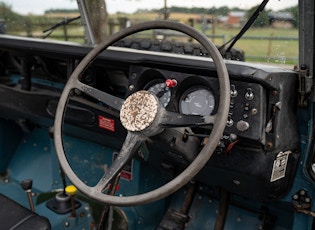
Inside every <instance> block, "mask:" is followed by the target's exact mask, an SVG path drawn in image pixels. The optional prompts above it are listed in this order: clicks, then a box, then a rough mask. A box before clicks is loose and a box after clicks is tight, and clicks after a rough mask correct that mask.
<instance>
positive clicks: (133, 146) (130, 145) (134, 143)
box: [94, 132, 145, 192]
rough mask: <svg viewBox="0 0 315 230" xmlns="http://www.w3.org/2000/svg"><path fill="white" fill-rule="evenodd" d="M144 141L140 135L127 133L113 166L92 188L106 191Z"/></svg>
mask: <svg viewBox="0 0 315 230" xmlns="http://www.w3.org/2000/svg"><path fill="white" fill-rule="evenodd" d="M144 140H145V137H144V136H142V135H141V134H138V133H131V132H128V134H127V137H126V139H125V142H124V144H123V146H122V148H121V150H120V152H119V154H118V155H117V157H116V159H115V160H114V162H113V164H112V165H111V166H110V167H109V169H108V170H106V172H105V174H104V175H103V176H102V178H101V179H100V180H99V182H98V183H97V185H96V186H95V187H94V189H95V190H96V191H97V192H104V191H105V190H106V188H107V187H108V185H110V184H111V183H112V181H114V180H115V177H116V176H117V175H118V173H119V172H120V171H121V170H122V169H123V167H124V165H126V164H127V163H128V161H129V160H131V158H132V157H133V156H134V154H135V153H136V152H137V150H138V148H139V147H140V145H141V144H142V143H143V141H144Z"/></svg>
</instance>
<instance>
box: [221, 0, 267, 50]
mask: <svg viewBox="0 0 315 230" xmlns="http://www.w3.org/2000/svg"><path fill="white" fill-rule="evenodd" d="M268 2H269V0H263V1H262V3H261V4H260V5H259V7H258V8H257V9H256V10H255V12H254V13H253V14H252V16H251V17H250V18H249V19H248V21H247V22H246V24H245V25H244V26H243V28H242V29H241V31H240V32H239V33H238V34H237V35H236V36H234V37H233V38H232V39H230V40H229V41H227V42H226V43H224V44H223V45H222V46H220V47H219V50H220V51H221V50H222V49H223V48H224V47H225V46H226V45H227V44H229V43H230V42H231V44H230V45H229V47H228V48H227V49H226V51H225V52H226V53H227V52H229V51H230V50H231V49H232V47H233V46H234V45H235V43H236V42H237V41H238V40H239V39H240V38H241V37H242V36H243V35H244V34H245V32H246V31H247V30H248V29H249V28H250V27H251V26H252V24H253V23H254V22H255V20H256V19H257V18H258V16H259V14H260V13H261V12H262V11H263V10H264V9H265V6H266V5H267V3H268Z"/></svg>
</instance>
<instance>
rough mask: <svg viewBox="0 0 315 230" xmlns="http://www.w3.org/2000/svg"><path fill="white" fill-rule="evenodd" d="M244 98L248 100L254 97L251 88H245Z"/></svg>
mask: <svg viewBox="0 0 315 230" xmlns="http://www.w3.org/2000/svg"><path fill="white" fill-rule="evenodd" d="M245 98H246V100H249V101H251V100H253V99H254V93H253V90H252V89H251V88H247V92H246V93H245Z"/></svg>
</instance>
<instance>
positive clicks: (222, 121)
mask: <svg viewBox="0 0 315 230" xmlns="http://www.w3.org/2000/svg"><path fill="white" fill-rule="evenodd" d="M151 29H171V30H175V31H179V32H182V33H184V34H187V35H189V36H191V37H192V38H194V39H195V40H197V41H198V42H199V43H200V44H201V45H203V46H204V48H205V49H206V50H207V52H208V53H209V54H210V56H211V57H212V59H213V62H214V64H215V66H216V70H217V74H218V80H219V85H220V99H219V106H218V111H217V115H216V119H215V122H214V124H213V129H212V132H211V134H210V136H209V139H208V142H207V144H206V145H205V146H204V147H203V149H202V150H201V151H200V153H199V154H198V156H197V157H196V158H195V159H194V161H193V162H192V163H191V164H190V165H189V166H188V167H187V168H186V169H185V170H184V171H183V172H181V173H180V174H179V175H178V176H177V177H175V178H174V179H172V180H171V181H170V182H168V183H166V184H165V185H163V186H161V187H159V188H157V189H154V190H152V191H149V192H146V193H142V194H138V195H133V196H111V195H107V194H104V193H102V192H100V191H96V190H95V189H93V187H89V186H87V185H86V184H85V183H84V182H83V181H81V180H80V179H79V178H78V177H77V175H76V174H75V173H74V172H73V170H72V168H71V166H70V164H69V162H68V161H67V158H66V154H65V151H64V148H63V140H62V124H63V120H64V113H65V106H66V104H67V101H68V100H69V94H70V92H71V90H72V89H73V87H72V85H73V84H74V81H75V80H76V79H77V78H78V77H79V76H80V74H81V73H82V72H83V71H84V70H85V69H86V67H87V66H88V65H89V64H90V63H91V62H92V61H93V60H94V59H95V58H96V57H97V55H99V54H100V53H101V52H102V51H104V50H105V49H107V48H108V47H109V46H110V45H111V44H113V43H115V42H117V41H118V40H120V39H122V38H124V37H127V36H129V35H132V34H134V33H137V32H141V31H145V30H151ZM229 104H230V82H229V75H228V72H227V69H226V66H225V63H224V60H223V58H222V56H221V54H220V52H219V51H218V50H217V48H216V47H215V45H214V44H213V43H212V42H211V41H210V40H209V39H208V38H207V37H206V36H205V35H204V34H202V33H200V32H199V31H197V30H195V29H194V28H192V27H190V26H187V25H184V24H181V23H177V22H173V21H150V22H145V23H141V24H137V25H135V26H132V27H129V28H126V29H123V30H121V31H120V32H118V33H116V34H114V35H112V36H111V37H109V38H108V39H106V40H105V41H103V42H102V43H100V44H99V45H98V46H96V47H95V48H94V49H92V50H91V51H90V52H89V53H88V54H87V55H86V56H85V57H84V59H82V61H81V62H80V63H79V65H78V66H77V68H76V69H75V70H74V72H73V73H72V75H71V76H70V78H69V80H68V82H67V84H66V86H65V87H64V90H63V92H62V94H61V97H60V100H59V103H58V106H57V110H56V115H55V124H54V142H55V148H56V152H57V156H58V160H59V162H60V165H61V167H62V169H63V170H64V172H65V174H66V175H67V176H68V178H69V180H70V181H71V182H72V183H73V184H74V185H75V186H76V187H77V188H78V189H79V190H80V191H81V192H82V193H84V194H85V195H87V196H89V197H90V198H92V199H95V200H98V201H100V202H103V203H107V204H112V205H116V206H132V205H141V204H146V203H150V202H153V201H156V200H159V199H162V198H164V197H166V196H168V195H170V194H172V193H174V192H175V191H177V190H178V189H179V188H181V187H183V186H184V185H185V184H187V183H188V182H189V181H190V180H191V179H192V178H193V177H194V176H195V175H196V174H197V173H198V172H199V171H200V170H201V169H202V168H203V167H204V165H205V164H206V163H207V161H208V160H209V159H210V157H211V156H212V154H213V152H214V150H215V148H216V146H217V144H218V142H219V141H220V138H221V136H222V133H223V131H224V128H225V126H226V121H227V117H228V112H229Z"/></svg>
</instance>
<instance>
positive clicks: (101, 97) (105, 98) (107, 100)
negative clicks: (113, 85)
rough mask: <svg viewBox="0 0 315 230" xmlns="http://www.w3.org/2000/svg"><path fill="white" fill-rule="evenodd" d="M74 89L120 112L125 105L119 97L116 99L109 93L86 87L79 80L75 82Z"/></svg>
mask: <svg viewBox="0 0 315 230" xmlns="http://www.w3.org/2000/svg"><path fill="white" fill-rule="evenodd" d="M72 86H73V88H76V89H78V90H80V91H82V92H83V93H85V94H87V95H89V96H91V97H93V98H95V99H96V100H98V101H100V102H102V103H104V104H106V105H108V106H110V107H112V108H114V109H116V110H120V109H121V106H122V104H123V103H124V100H123V99H121V98H119V97H115V96H113V95H111V94H109V93H106V92H103V91H101V90H99V89H96V88H94V87H92V86H89V85H86V84H84V83H82V82H80V81H79V80H78V79H76V80H74V81H73V85H72Z"/></svg>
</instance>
